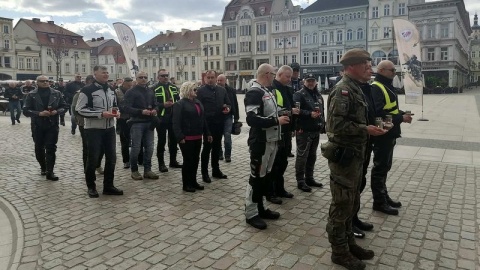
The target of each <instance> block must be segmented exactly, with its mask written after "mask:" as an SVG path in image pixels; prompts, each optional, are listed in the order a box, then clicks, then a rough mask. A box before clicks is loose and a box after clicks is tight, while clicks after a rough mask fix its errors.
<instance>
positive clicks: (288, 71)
mask: <svg viewBox="0 0 480 270" xmlns="http://www.w3.org/2000/svg"><path fill="white" fill-rule="evenodd" d="M292 73H293V71H292V68H291V67H289V66H282V67H280V68H279V69H278V71H277V74H276V76H275V79H274V80H273V83H272V93H273V95H274V96H275V100H276V101H277V105H278V107H279V110H280V111H281V112H282V113H283V114H285V115H290V114H293V115H298V113H299V112H300V111H299V109H298V108H293V106H292V103H291V102H293V96H292V97H289V96H290V94H291V93H292V89H291V87H290V86H288V85H289V83H290V81H291V78H292ZM290 112H291V113H290ZM292 118H293V117H290V119H292ZM292 122H293V121H292V120H290V123H292ZM281 130H282V136H281V139H280V140H279V141H278V145H277V153H276V155H275V161H274V162H273V166H272V171H271V172H270V173H269V174H267V176H266V177H267V181H268V182H269V187H268V190H267V195H266V196H265V197H266V198H267V201H269V202H271V203H276V204H281V203H282V200H281V199H280V198H278V197H282V198H293V194H292V193H290V192H287V191H286V190H285V178H284V174H285V171H286V170H287V166H288V154H289V153H290V152H289V150H288V149H289V148H288V144H289V143H290V146H291V142H292V136H291V133H292V125H291V124H287V125H283V126H282V127H281Z"/></svg>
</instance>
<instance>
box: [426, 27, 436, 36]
mask: <svg viewBox="0 0 480 270" xmlns="http://www.w3.org/2000/svg"><path fill="white" fill-rule="evenodd" d="M427 38H435V25H429V26H428V28H427Z"/></svg>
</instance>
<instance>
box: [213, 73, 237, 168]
mask: <svg viewBox="0 0 480 270" xmlns="http://www.w3.org/2000/svg"><path fill="white" fill-rule="evenodd" d="M217 85H219V86H221V87H223V88H225V90H226V91H227V94H228V98H229V99H230V102H231V103H232V106H231V107H230V113H229V114H227V115H226V116H225V125H224V126H223V139H224V142H223V144H224V147H225V162H232V126H233V123H236V122H238V119H239V118H240V116H239V114H238V101H237V92H236V91H235V89H233V88H232V87H230V86H229V85H227V77H225V75H223V74H220V75H218V77H217ZM222 157H223V151H222V147H220V159H222Z"/></svg>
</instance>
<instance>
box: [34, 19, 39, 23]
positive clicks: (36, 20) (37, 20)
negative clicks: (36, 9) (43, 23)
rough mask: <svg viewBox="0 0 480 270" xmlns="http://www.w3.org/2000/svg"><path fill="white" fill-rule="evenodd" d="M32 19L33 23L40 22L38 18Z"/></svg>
mask: <svg viewBox="0 0 480 270" xmlns="http://www.w3.org/2000/svg"><path fill="white" fill-rule="evenodd" d="M32 21H33V22H34V23H39V22H40V19H39V18H33V19H32Z"/></svg>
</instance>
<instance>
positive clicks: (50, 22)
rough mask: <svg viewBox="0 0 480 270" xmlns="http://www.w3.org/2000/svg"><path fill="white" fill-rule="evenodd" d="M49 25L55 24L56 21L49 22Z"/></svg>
mask: <svg viewBox="0 0 480 270" xmlns="http://www.w3.org/2000/svg"><path fill="white" fill-rule="evenodd" d="M47 23H49V24H55V22H54V21H47Z"/></svg>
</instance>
